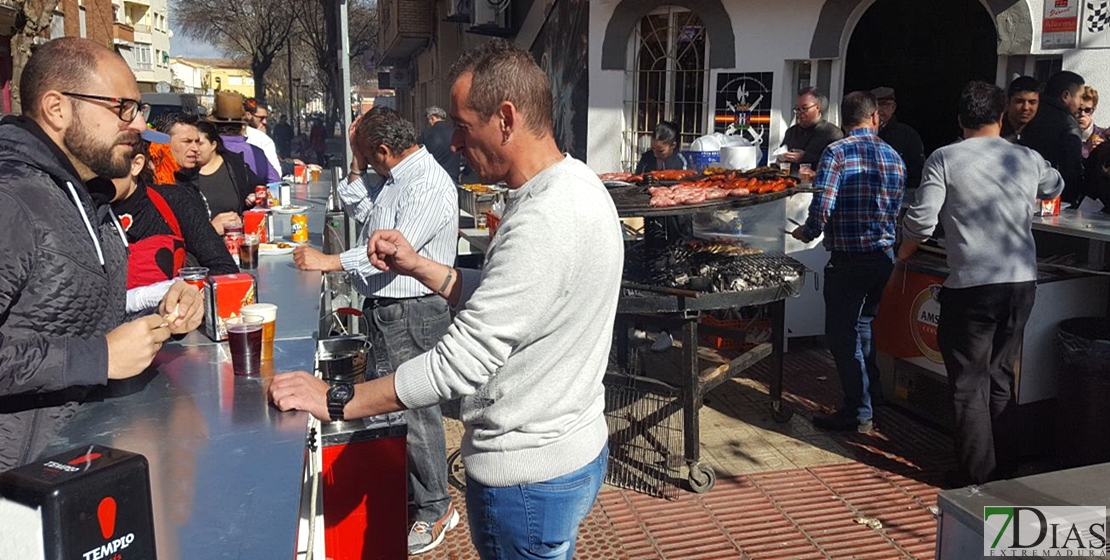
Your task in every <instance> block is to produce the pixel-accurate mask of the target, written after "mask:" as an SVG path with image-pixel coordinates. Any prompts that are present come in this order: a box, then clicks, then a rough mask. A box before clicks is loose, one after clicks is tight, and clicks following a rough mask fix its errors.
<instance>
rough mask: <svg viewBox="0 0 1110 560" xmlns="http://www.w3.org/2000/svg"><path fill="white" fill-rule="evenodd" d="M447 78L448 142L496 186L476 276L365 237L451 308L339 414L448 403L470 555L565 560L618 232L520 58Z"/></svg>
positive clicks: (300, 387)
mask: <svg viewBox="0 0 1110 560" xmlns="http://www.w3.org/2000/svg"><path fill="white" fill-rule="evenodd" d="M452 74H453V75H455V76H457V78H456V79H455V80H454V85H453V86H452V88H451V117H452V120H453V121H454V123H455V134H454V136H453V138H452V145H453V147H454V149H455V150H456V151H461V152H464V153H465V154H466V157H467V161H468V162H470V165H471V167H472V168H473V169H474V170H475V171H477V172H478V174H479V175H481V176H482V178H483V179H485V180H487V181H505V182H506V183H507V184H508V186H509V188H510V193H509V194H508V196H507V200H506V205H505V212H504V214H503V216H502V218H501V225H500V227H499V229H498V231H497V234H496V235H495V236H494V238H493V240H492V242H491V243H490V247H489V251H488V252H487V255H486V262H485V266H484V267H483V269H482V270H480V271H479V270H461V269H455V268H452V267H450V266H447V265H443V264H440V263H436V262H434V261H432V260H430V259H427V258H424V257H422V256H420V255H418V254H417V253H415V252H414V251H413V249H412V246H411V245H410V244H409V242H408V241H407V240H406V239H405V238H404V237H403V236H402V235H401V234H400V233H399V232H397V231H392V230H387V231H377V232H375V233H374V235H373V236H372V237H371V239H370V242H369V246H368V253H369V257H370V261H371V264H373V265H374V266H376V267H378V268H380V269H382V270H389V271H392V272H396V273H397V274H401V275H405V276H410V277H412V278H415V279H416V280H418V281H419V282H420V283H422V284H423V285H424V286H426V287H428V288H430V289H431V290H432V291H434V292H435V293H437V294H439V295H440V296H442V297H443V298H445V299H446V300H447V301H448V303H450V304H451V305H452V306H453V307H454V308H455V309H456V310H457V312H458V313H457V315H456V316H455V319H454V321H453V322H452V324H451V326H450V328H449V329H448V331H447V334H446V335H445V336H444V337H443V338H442V339H441V340H440V342H439V343H438V344H437V345H436V346H435V347H434V348H433V349H432V350H430V351H428V352H426V353H424V354H422V355H420V356H418V357H416V358H414V359H412V360H409V361H408V362H405V363H404V364H402V365H401V366H400V367H399V368H398V369H397V372H396V373H395V374H393V375H390V376H387V377H383V378H381V379H377V380H374V381H370V382H367V383H363V384H360V385H356V386H355V388H354V395H353V398H350V399H348V401H347V402H344V403H343V404H342V405H341V406H340V407H339V410H340V412H341V414H342V415H343V417H345V418H347V419H351V418H361V417H365V416H370V415H375V414H381V413H384V412H389V411H393V410H399V409H402V408H419V407H424V406H431V405H434V404H436V403H441V402H445V401H448V400H451V399H454V398H458V397H462V421H463V424H464V425H465V428H466V433H465V435H464V436H463V442H462V453H463V458H464V462H465V465H466V476H467V488H466V506H467V513H468V517H469V522H470V533H471V538H472V539H473V541H474V545H475V548H477V550H478V552H479V554H480V555H481V557H482V558H506V557H510V558H561V559H566V560H569V559H570V558H572V557H573V555H574V543H575V539H576V537H577V531H578V525H579V523H580V522H581V521H582V519H583V518H584V517H585V516H586V514H587V513H588V512H589V511H590V508H591V507H592V505H593V503H594V501H595V499H596V498H597V492H598V490H599V489H600V487H601V483H602V480H603V479H604V478H605V467H606V462H607V458H608V449H607V445H606V442H607V440H608V432H607V429H606V424H605V418H604V408H605V396H604V395H605V392H604V389H603V387H602V383H601V380H602V376H603V375H604V372H605V367H606V364H607V362H608V356H609V348H610V344H611V340H612V334H613V321H614V317H615V314H616V308H617V298H618V295H619V291H620V279H621V273H622V266H623V261H624V249H623V241H622V239H621V230H620V224H619V220H618V217H617V212H616V208H615V207H614V205H613V201H612V198H611V197H610V196H609V194H608V193H607V192H606V191H605V188H604V186H603V185H602V184H601V182H600V181H599V180H598V178H597V175H596V174H595V173H594V172H592V171H591V170H590V169H589V168H588V167H586V165H585V164H583V163H582V162H580V161H577V160H575V159H573V158H571V157H569V156H565V155H563V154H562V153H560V151H559V149H558V147H557V146H556V144H555V140H554V136H553V132H552V129H553V126H552V95H551V86H550V84H549V82H548V80H547V77H546V75H545V74H544V73H543V71H542V70H540V68H539V67H538V66H537V65H536V63H535V61H534V59H533V58H532V55H531V54H529V53H528V52H527V51H524V50H522V49H519V48H517V47H514V46H512V45H511V44H510V43H508V42H506V41H503V40H494V41H491V42H490V43H487V44H486V45H483V46H482V47H479V48H478V49H476V50H472V51H468V52H467V53H464V54H463V55H462V57H461V58H460V59H459V61H458V62H457V63H456V64H455V67H454V68H453V69H452ZM554 232H559V235H554V234H553V233H554ZM327 392H328V387H327V386H326V385H325V384H324V383H323V382H322V381H320V380H318V379H316V378H314V377H312V376H310V375H308V374H306V373H303V372H302V373H296V374H290V375H286V376H278V377H275V380H274V382H273V384H272V385H271V388H270V396H271V398H272V399H273V401H274V403H275V404H276V405H277V406H278V407H279V408H281V409H282V410H289V409H298V410H307V411H309V412H311V413H312V414H313V415H314V416H316V417H317V418H320V419H324V420H326V419H328V417H329V414H328V412H329V407H331V406H333V405H335V404H338V403H336V401H335V399H334V398H331V399H329V398H328V396H327V395H326V393H327ZM331 396H332V397H335V396H336V395H331Z"/></svg>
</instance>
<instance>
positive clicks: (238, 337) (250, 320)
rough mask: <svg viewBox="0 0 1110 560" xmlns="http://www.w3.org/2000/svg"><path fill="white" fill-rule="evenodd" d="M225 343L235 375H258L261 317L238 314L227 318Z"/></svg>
mask: <svg viewBox="0 0 1110 560" xmlns="http://www.w3.org/2000/svg"><path fill="white" fill-rule="evenodd" d="M227 344H228V346H229V347H230V348H231V367H232V369H233V370H234V371H235V375H245V376H248V377H256V376H258V374H259V372H260V371H261V370H262V317H259V316H258V315H240V316H239V317H231V318H229V319H227Z"/></svg>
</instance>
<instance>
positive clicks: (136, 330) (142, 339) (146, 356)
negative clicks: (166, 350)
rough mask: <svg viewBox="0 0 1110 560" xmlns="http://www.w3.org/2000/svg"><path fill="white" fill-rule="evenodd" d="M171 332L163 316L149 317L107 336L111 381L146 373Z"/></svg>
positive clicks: (113, 331)
mask: <svg viewBox="0 0 1110 560" xmlns="http://www.w3.org/2000/svg"><path fill="white" fill-rule="evenodd" d="M169 337H170V329H169V328H168V325H166V324H165V320H164V319H163V317H161V316H159V315H147V316H145V317H140V318H138V319H135V320H134V321H131V322H128V323H124V324H122V325H120V326H118V327H116V328H114V329H112V331H111V332H109V333H108V334H107V335H105V336H104V338H105V340H106V341H107V343H108V379H127V378H128V377H134V376H136V375H138V374H140V373H142V372H143V370H144V369H146V368H147V366H149V365H150V362H151V361H153V360H154V355H155V354H157V353H158V350H160V349H161V348H162V343H163V342H164V341H165V340H166V339H167V338H169Z"/></svg>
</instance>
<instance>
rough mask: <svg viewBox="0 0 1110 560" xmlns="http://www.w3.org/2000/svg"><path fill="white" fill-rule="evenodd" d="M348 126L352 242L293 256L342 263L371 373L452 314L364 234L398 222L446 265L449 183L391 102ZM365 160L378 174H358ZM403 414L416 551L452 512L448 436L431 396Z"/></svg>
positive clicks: (433, 542)
mask: <svg viewBox="0 0 1110 560" xmlns="http://www.w3.org/2000/svg"><path fill="white" fill-rule="evenodd" d="M350 134H351V147H352V153H353V156H354V157H353V160H354V161H353V162H352V163H351V172H350V174H349V175H348V176H347V178H346V180H344V181H343V182H341V183H340V186H339V195H340V198H341V199H342V200H343V204H344V207H345V209H346V211H347V214H348V215H349V216H351V217H353V218H354V219H356V220H357V221H359V222H360V223H362V224H363V226H362V232H361V236H360V238H359V242H358V243H357V244H356V245H355V247H354V248H352V249H351V250H349V251H347V252H344V253H341V254H338V255H325V254H323V253H321V252H320V251H317V250H316V249H313V248H311V247H308V246H301V247H298V248H297V250H296V251H294V252H293V261H294V262H295V263H296V264H297V266H298V267H299V268H300V269H302V270H320V271H336V272H338V271H346V272H347V273H348V276H349V277H350V278H351V282H352V284H353V285H354V286H355V289H356V290H358V292H359V293H360V294H362V296H363V297H365V298H366V302H365V304H364V305H363V313H364V315H365V317H366V319H367V322H368V323H369V325H370V331H371V332H370V335H371V337H372V338H371V349H372V351H373V352H375V362H376V364H377V366H378V373H379V374H381V375H386V374H389V373H392V372H393V371H396V369H397V368H398V367H399V366H400V365H401V364H402V363H404V362H406V361H408V360H409V359H411V358H414V357H416V356H419V355H420V354H423V353H424V352H427V351H428V350H430V349H431V348H432V347H433V346H435V344H436V343H437V342H439V339H440V338H442V337H443V335H444V334H446V332H447V327H448V326H449V325H450V324H451V312H450V310H449V309H448V306H447V302H446V301H444V300H443V298H441V297H439V296H438V295H437V294H435V293H432V290H431V289H429V288H427V287H425V286H424V285H422V284H421V283H420V282H418V281H416V280H414V279H412V278H409V277H407V276H399V275H397V274H396V273H393V272H383V271H381V270H378V269H377V268H375V267H373V266H372V265H371V264H370V259H369V257H368V256H367V254H366V243H367V240H368V239H369V237H370V235H371V234H372V233H374V232H375V231H378V230H393V229H396V230H400V231H403V232H404V234H405V237H406V238H407V239H410V240H411V241H412V244H413V247H414V248H415V250H416V251H417V252H418V253H419V254H420V255H421V256H423V257H425V258H428V259H430V260H432V261H435V262H438V263H441V264H443V265H445V266H452V265H454V264H455V252H456V250H457V244H458V227H459V226H458V220H459V199H458V190H457V189H456V187H455V182H454V181H453V180H451V177H449V176H448V175H447V172H446V171H444V170H443V168H442V167H441V166H440V165H439V163H437V162H436V160H435V157H433V156H432V154H430V153H429V152H428V150H427V149H425V148H423V147H421V146H420V145H419V144H417V136H416V129H415V128H414V127H413V125H412V123H410V122H409V121H407V120H405V119H404V118H403V117H402V116H401V115H399V114H398V113H397V112H396V111H394V110H392V109H389V108H386V107H375V108H374V109H372V110H371V111H370V112H368V113H366V114H365V115H364V116H361V117H359V119H358V120H357V121H355V123H354V124H353V125H351V133H350ZM367 165H369V166H370V168H372V169H373V170H374V171H375V172H376V173H377V175H371V176H369V177H367V179H366V180H364V179H363V173H364V172H365V171H366V168H367ZM378 176H380V177H378ZM371 178H372V179H371ZM405 420H406V421H407V423H408V465H409V488H410V489H411V491H412V496H413V502H414V503H415V504H416V513H415V516H414V519H415V523H413V524H412V527H411V529H409V537H408V544H409V554H423V553H425V552H428V551H429V550H432V549H433V548H435V547H436V546H438V545H439V544H440V543H441V542H443V538H444V534H445V533H446V532H447V531H448V530H450V529H452V528H454V527H455V525H457V524H458V522H459V514H458V512H456V511H455V508H453V507H451V497H450V495H448V494H447V442H446V439H445V435H444V433H443V415H442V413H441V412H440V408H439V405H438V404H435V405H432V406H429V407H426V408H414V409H410V410H406V411H405Z"/></svg>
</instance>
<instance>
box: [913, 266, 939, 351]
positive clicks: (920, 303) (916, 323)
mask: <svg viewBox="0 0 1110 560" xmlns="http://www.w3.org/2000/svg"><path fill="white" fill-rule="evenodd" d="M939 292H940V285H939V284H932V285H930V286H929V287H928V288H925V289H924V290H921V292H920V293H918V294H917V297H916V298H914V300H913V305H912V306H911V307H910V315H911V316H910V332H911V334H912V335H913V342H914V344H915V345H917V349H918V350H920V351H921V355H922V356H925V358H927V359H928V360H929V361H931V362H935V363H938V364H943V363H944V358H943V357H942V356H941V354H940V345H939V344H938V343H937V321H939V320H940V302H938V301H937V298H936V295H937V293H939Z"/></svg>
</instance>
